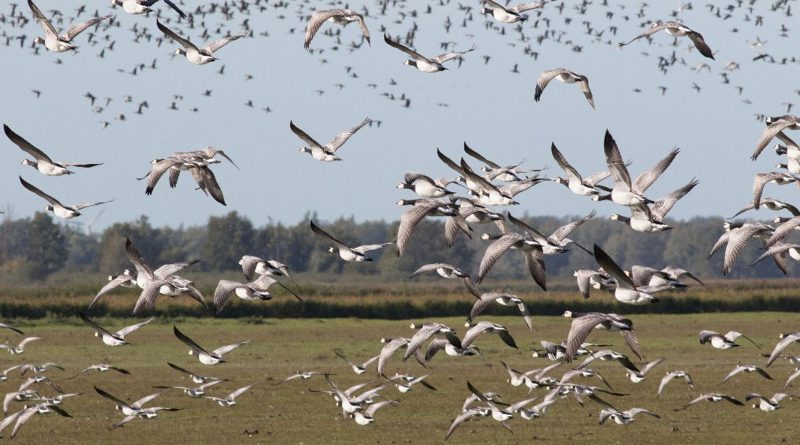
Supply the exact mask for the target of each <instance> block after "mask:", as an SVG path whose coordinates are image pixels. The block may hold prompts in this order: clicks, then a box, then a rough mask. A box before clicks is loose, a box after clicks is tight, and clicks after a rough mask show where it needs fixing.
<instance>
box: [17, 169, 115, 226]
mask: <svg viewBox="0 0 800 445" xmlns="http://www.w3.org/2000/svg"><path fill="white" fill-rule="evenodd" d="M19 182H20V184H22V186H23V187H25V188H26V189H28V191H30V192H32V193H34V194H36V195H38V196H39V197H40V198H42V199H44V200H45V201H47V203H48V204H47V205H46V206H45V208H44V209H45V210H47V211H48V212H50V213H52V214H53V215H55V216H57V217H59V218H63V219H72V218H75V217H78V216H80V215H81V212H80V211H81V210H83V209H85V208H89V207H94V206H98V205H101V204H107V203H109V202H111V201H113V199H111V200H108V201H100V202H94V203H83V204H75V205H71V206H65V205H63V204H61V202H59V201H58V200H57V199H55V198H53V197H52V196H50V195H48V194H47V193H45V192H43V191H41V190H39V189H38V188H37V187H36V186H34V185H33V184H30V183H28V182H27V181H25V180H24V179H22V176H20V177H19Z"/></svg>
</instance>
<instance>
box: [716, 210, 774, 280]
mask: <svg viewBox="0 0 800 445" xmlns="http://www.w3.org/2000/svg"><path fill="white" fill-rule="evenodd" d="M725 229H726V231H725V233H723V234H722V235H721V236H720V237H719V239H718V240H717V242H716V243H714V246H713V247H711V251H710V252H709V253H708V255H707V257H708V258H711V257H712V256H713V255H714V254H715V253H716V252H717V250H719V249H721V248H722V246H725V258H724V260H723V262H722V274H723V275H727V274H729V273H730V272H731V270H733V266H734V264H735V263H736V258H737V257H738V256H739V254H740V253H741V252H742V249H744V246H745V245H746V244H747V242H748V241H749V240H750V239H752V238H759V239H762V238H767V237H769V236H771V235H772V233H773V231H774V229H773V228H772V227H770V226H768V225H766V224H762V223H759V222H756V223H747V224H743V225H741V226H739V227H735V226H734V225H732V224H727V223H726V225H725ZM773 258H774V259H775V260H776V262H777V263H778V265H779V266H781V267H782V265H781V263H780V262H779V261H780V256H773ZM782 268H783V267H782Z"/></svg>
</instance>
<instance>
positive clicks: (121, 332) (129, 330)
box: [117, 318, 153, 338]
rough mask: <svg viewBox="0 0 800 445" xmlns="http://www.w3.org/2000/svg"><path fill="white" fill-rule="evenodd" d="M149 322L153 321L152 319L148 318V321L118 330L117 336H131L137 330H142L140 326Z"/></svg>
mask: <svg viewBox="0 0 800 445" xmlns="http://www.w3.org/2000/svg"><path fill="white" fill-rule="evenodd" d="M151 321H153V318H149V319H147V320H145V321H143V322H141V323H136V324H133V325H130V326H126V327H124V328H122V329H120V330H119V331H117V335H119V336H120V337H123V338H124V337H125V336H126V335H128V334H131V333H133V332H136V331H138V330H139V329H141V328H142V326H144V325H146V324H148V323H150V322H151Z"/></svg>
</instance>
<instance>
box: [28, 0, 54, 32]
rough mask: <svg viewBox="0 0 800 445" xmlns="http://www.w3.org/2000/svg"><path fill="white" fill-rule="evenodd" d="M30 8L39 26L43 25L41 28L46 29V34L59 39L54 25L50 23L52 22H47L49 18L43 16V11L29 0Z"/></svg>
mask: <svg viewBox="0 0 800 445" xmlns="http://www.w3.org/2000/svg"><path fill="white" fill-rule="evenodd" d="M28 7H30V8H31V12H32V13H33V18H34V19H35V20H36V22H37V23H38V24H39V25H41V27H42V28H43V29H44V32H45V34H47V35H48V36H50V37H53V38H56V39H57V38H58V32H57V31H56V29H55V28H54V27H53V24H52V23H50V20H47V17H45V15H44V14H42V11H41V10H40V9H39V7H38V6H36V4H34V3H33V1H32V0H28Z"/></svg>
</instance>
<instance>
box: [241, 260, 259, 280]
mask: <svg viewBox="0 0 800 445" xmlns="http://www.w3.org/2000/svg"><path fill="white" fill-rule="evenodd" d="M263 261H264V260H262V259H261V258H259V257H257V256H253V255H245V256H243V257H242V272H243V273H244V277H245V278H247V279H248V280H249V281H253V279H254V278H255V277H256V267H257V266H258V263H260V262H263Z"/></svg>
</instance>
